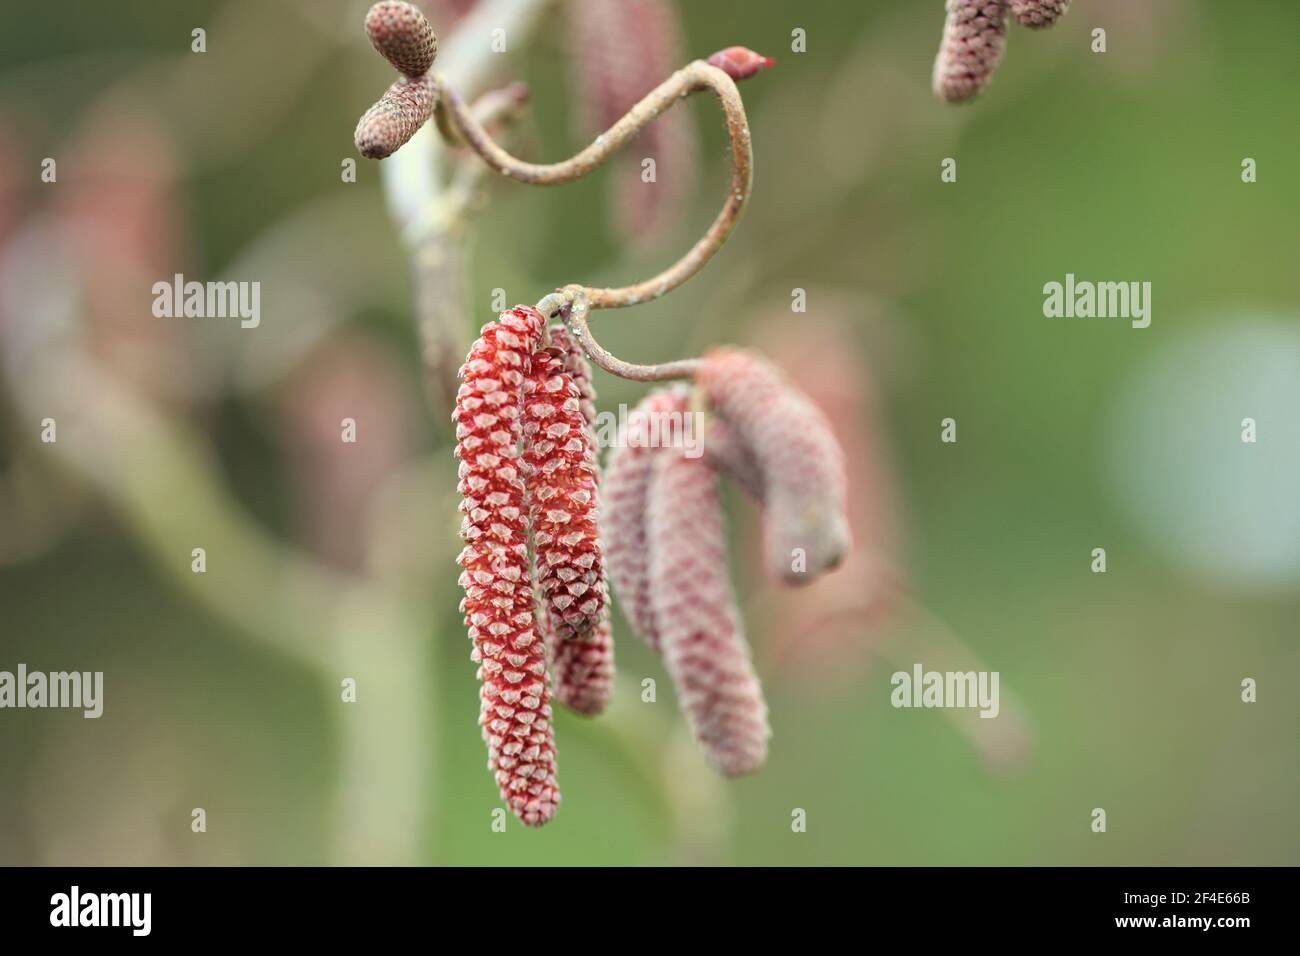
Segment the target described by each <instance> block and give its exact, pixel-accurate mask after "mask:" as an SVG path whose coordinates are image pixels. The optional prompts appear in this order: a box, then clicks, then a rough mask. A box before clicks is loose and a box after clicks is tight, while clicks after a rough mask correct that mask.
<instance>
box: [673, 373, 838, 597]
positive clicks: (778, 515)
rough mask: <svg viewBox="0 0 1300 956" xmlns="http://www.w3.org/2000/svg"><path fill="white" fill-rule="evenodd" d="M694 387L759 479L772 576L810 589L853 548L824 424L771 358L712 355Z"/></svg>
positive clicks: (832, 444) (833, 444) (833, 448)
mask: <svg viewBox="0 0 1300 956" xmlns="http://www.w3.org/2000/svg"><path fill="white" fill-rule="evenodd" d="M696 384H697V385H698V386H699V388H700V390H701V392H702V393H703V395H704V399H705V402H706V403H707V405H708V407H709V409H710V410H711V411H713V412H714V413H715V414H716V415H717V416H718V417H719V418H721V419H722V420H723V421H724V422H725V423H726V425H728V426H729V427H730V428H731V429H732V430H734V432H735V438H736V440H738V441H739V442H740V443H741V444H742V445H743V446H744V447H745V448H746V449H747V451H748V453H749V454H750V455H752V456H753V460H754V462H755V464H757V466H758V470H759V472H760V473H761V475H762V486H763V489H764V510H765V514H766V530H767V534H766V547H765V552H766V562H767V567H768V571H769V573H771V574H772V575H773V576H774V577H776V578H779V579H781V580H784V581H786V582H787V583H790V584H805V583H808V582H809V581H811V580H813V579H814V578H815V577H816V576H817V575H819V574H821V573H822V572H823V571H826V570H828V569H830V568H834V567H836V566H837V565H838V564H839V563H840V562H841V561H842V560H843V559H844V556H845V554H846V553H847V552H848V549H849V545H850V534H849V525H848V519H847V516H846V507H847V497H848V493H847V478H846V475H845V467H844V453H843V452H842V451H841V449H840V446H839V442H837V441H836V440H835V436H834V434H833V433H832V431H831V428H830V425H829V423H828V422H827V421H826V417H825V416H824V415H823V414H822V412H821V411H820V410H819V409H818V408H817V407H816V406H815V405H813V404H812V402H810V401H809V400H808V399H807V397H806V396H804V395H803V393H802V392H800V391H799V390H798V389H796V388H795V387H794V386H793V385H792V384H791V383H790V382H789V380H788V379H787V378H786V377H785V376H784V375H783V374H782V373H781V372H780V371H778V370H777V369H776V368H775V367H774V366H773V365H771V364H770V363H769V362H768V361H767V360H766V359H763V358H762V357H760V356H759V355H757V354H756V353H753V352H749V351H746V350H743V349H735V348H718V349H714V350H713V351H711V352H710V353H709V354H708V355H706V356H705V358H704V361H703V362H702V363H701V365H700V369H699V371H698V373H697V374H696ZM705 443H706V445H707V443H708V438H707V433H706V438H705Z"/></svg>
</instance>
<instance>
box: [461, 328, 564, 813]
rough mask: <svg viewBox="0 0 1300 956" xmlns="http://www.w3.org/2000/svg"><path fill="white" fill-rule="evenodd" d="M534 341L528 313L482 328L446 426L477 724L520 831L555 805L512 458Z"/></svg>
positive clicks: (518, 477)
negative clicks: (459, 517) (456, 477)
mask: <svg viewBox="0 0 1300 956" xmlns="http://www.w3.org/2000/svg"><path fill="white" fill-rule="evenodd" d="M541 334H542V317H541V315H540V314H538V312H537V311H536V310H535V309H532V308H530V307H527V306H519V307H517V308H515V309H512V310H511V311H509V312H503V313H501V316H500V318H499V319H498V320H497V321H495V322H490V323H488V324H487V325H485V326H484V327H483V330H482V334H481V335H480V337H479V339H478V340H477V341H476V342H475V343H474V345H473V347H472V348H471V349H470V353H469V356H468V358H467V359H466V361H465V364H464V366H463V367H462V368H461V378H462V384H461V387H460V391H459V393H458V394H457V396H456V410H455V412H454V413H453V416H452V417H453V420H454V421H455V423H456V441H457V445H456V457H457V458H459V459H460V484H459V491H460V493H461V495H462V501H461V511H462V512H463V513H464V520H463V522H462V524H461V537H463V538H464V539H465V548H464V550H462V551H461V553H460V557H459V558H458V563H459V564H460V566H461V568H462V569H463V571H462V573H461V576H460V584H461V586H462V587H463V588H464V589H465V598H464V600H463V601H462V602H461V608H462V610H463V611H464V613H465V625H466V627H467V628H468V629H469V637H470V639H471V641H473V644H474V650H473V652H472V654H471V659H472V660H474V661H475V662H477V663H478V664H479V671H478V677H479V680H480V681H481V682H482V687H481V690H480V699H481V708H480V715H479V724H480V725H481V726H482V729H483V738H484V740H485V741H486V742H487V746H488V768H489V769H490V770H492V771H493V773H494V775H495V778H496V782H497V786H498V787H499V788H500V790H501V798H502V800H504V801H505V803H506V805H507V806H509V807H510V809H511V810H512V811H513V812H514V813H515V815H516V816H517V817H518V818H519V819H520V821H522V822H523V823H525V824H527V825H529V826H538V825H540V824H543V823H545V822H547V821H548V820H550V819H551V817H553V816H554V815H555V811H556V809H557V807H558V804H559V801H560V793H559V790H558V788H557V786H556V782H555V739H554V734H553V731H552V728H551V702H550V698H551V694H550V689H549V687H548V675H547V671H546V649H545V641H544V640H543V637H542V632H541V629H540V626H539V623H538V621H537V618H536V615H535V613H534V606H533V588H532V579H531V575H530V572H529V560H528V532H529V526H528V509H527V501H526V492H525V487H524V473H523V469H522V467H521V466H522V462H521V461H520V458H519V444H520V441H521V439H522V437H523V400H524V383H525V381H526V380H527V378H528V376H529V375H530V373H531V371H532V367H531V361H530V357H531V355H532V354H533V353H534V351H535V350H536V349H537V347H538V346H539V345H540V344H541Z"/></svg>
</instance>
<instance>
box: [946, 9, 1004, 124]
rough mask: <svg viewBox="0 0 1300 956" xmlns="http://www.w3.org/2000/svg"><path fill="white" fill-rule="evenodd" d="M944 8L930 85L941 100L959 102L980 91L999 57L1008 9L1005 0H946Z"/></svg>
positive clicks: (1000, 57)
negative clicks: (943, 18) (940, 38)
mask: <svg viewBox="0 0 1300 956" xmlns="http://www.w3.org/2000/svg"><path fill="white" fill-rule="evenodd" d="M947 11H948V12H947V18H946V19H945V21H944V25H943V39H942V41H941V42H940V45H939V55H938V57H937V58H936V59H935V61H934V77H933V85H934V92H935V95H936V96H938V97H939V98H940V99H944V100H947V101H948V102H950V103H960V102H963V101H965V100H969V99H972V98H974V97H975V96H978V95H979V94H980V92H981V91H982V90H983V89H984V87H986V86H987V85H988V82H989V80H990V79H991V78H992V76H993V71H994V69H996V68H997V65H998V61H999V60H1001V59H1002V52H1003V50H1004V49H1005V48H1006V42H1007V9H1006V2H1005V0H948V4H947Z"/></svg>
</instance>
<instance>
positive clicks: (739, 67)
mask: <svg viewBox="0 0 1300 956" xmlns="http://www.w3.org/2000/svg"><path fill="white" fill-rule="evenodd" d="M708 63H709V65H710V66H716V67H717V68H718V69H720V70H722V71H723V72H724V73H726V74H727V76H729V77H731V78H732V79H733V80H743V79H746V78H748V77H751V76H753V75H754V74H755V73H757V72H758V71H759V70H765V69H767V68H768V67H770V66H775V65H776V60H774V59H772V58H771V57H768V56H762V55H760V54H758V53H755V52H754V51H753V50H751V49H750V48H749V47H744V46H729V47H727V48H726V49H725V50H719V51H718V52H717V53H715V54H713V56H711V57H709V60H708Z"/></svg>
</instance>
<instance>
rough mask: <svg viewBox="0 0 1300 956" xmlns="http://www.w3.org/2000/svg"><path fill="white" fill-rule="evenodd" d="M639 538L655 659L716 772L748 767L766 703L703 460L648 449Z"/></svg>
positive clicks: (712, 478) (753, 765) (753, 761)
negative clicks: (644, 552) (656, 644)
mask: <svg viewBox="0 0 1300 956" xmlns="http://www.w3.org/2000/svg"><path fill="white" fill-rule="evenodd" d="M646 539H647V540H646V543H647V547H648V551H649V568H650V574H649V579H650V581H651V587H650V603H651V607H652V610H653V614H654V619H655V622H656V624H657V626H658V629H659V639H660V642H661V644H662V650H663V657H664V664H665V666H666V667H667V669H668V673H669V675H670V676H671V677H672V680H673V684H674V686H675V687H676V689H677V696H678V698H679V699H680V701H681V705H682V708H683V709H684V710H685V711H686V715H687V718H688V720H689V721H690V724H691V730H692V732H693V733H694V735H695V738H696V740H697V741H698V742H699V744H700V746H701V747H702V748H703V749H704V754H705V758H706V759H707V760H708V762H709V765H710V766H712V767H713V768H714V769H715V770H717V771H718V772H719V773H723V774H726V775H728V776H734V775H737V774H743V773H748V772H750V771H752V770H755V769H757V768H758V767H759V766H761V765H762V763H763V761H764V760H765V759H766V758H767V739H768V737H770V736H771V731H770V730H769V729H768V724H767V705H766V704H765V703H764V702H763V691H762V687H761V686H760V685H759V682H758V677H757V676H756V675H755V674H754V668H753V665H752V663H751V661H750V656H749V648H748V646H747V645H746V643H745V638H744V635H743V634H742V632H741V626H740V613H739V611H738V610H737V608H736V601H735V596H734V595H733V593H732V590H731V582H730V580H729V578H728V571H727V569H728V562H727V544H726V531H725V529H724V527H723V521H722V504H721V502H720V500H719V498H718V489H717V477H716V475H715V473H714V471H713V469H712V468H711V467H709V465H708V464H707V463H706V462H705V461H704V459H702V458H687V457H686V456H685V455H683V454H681V453H680V452H677V451H672V450H669V451H661V452H659V453H657V454H655V455H654V456H653V471H652V475H651V481H650V493H649V498H648V502H647V511H646Z"/></svg>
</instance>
